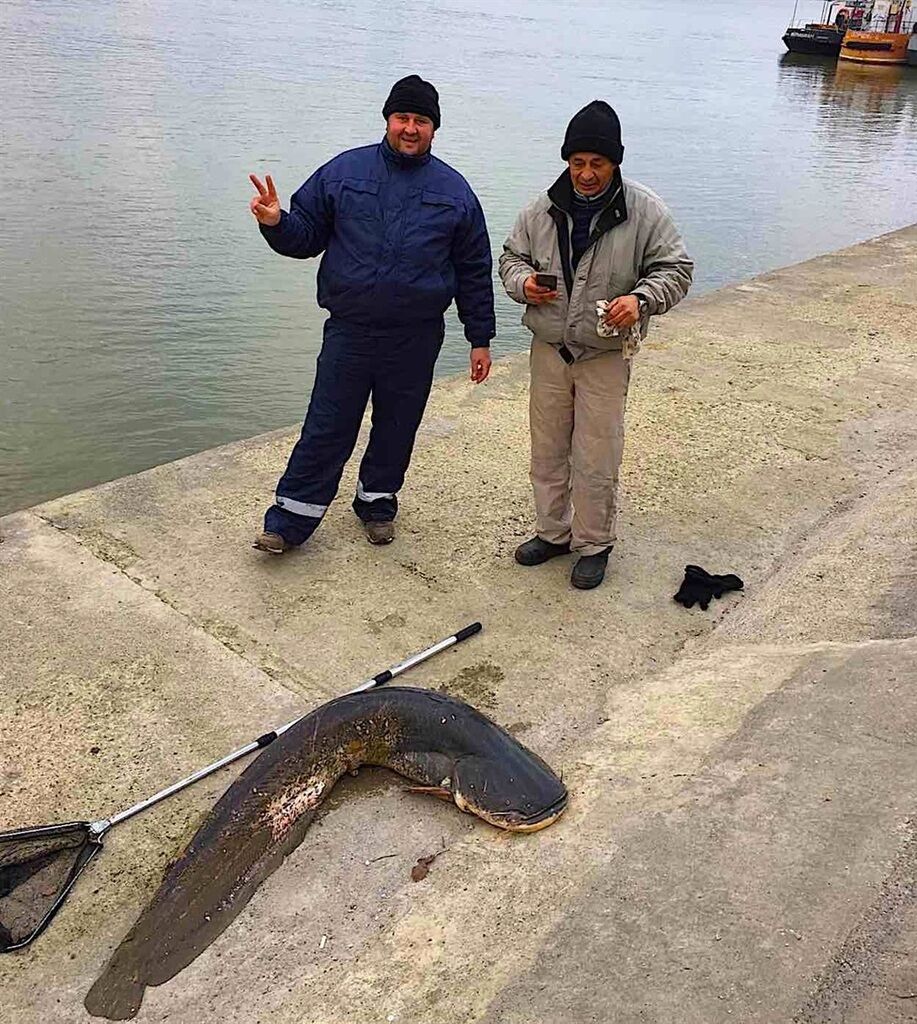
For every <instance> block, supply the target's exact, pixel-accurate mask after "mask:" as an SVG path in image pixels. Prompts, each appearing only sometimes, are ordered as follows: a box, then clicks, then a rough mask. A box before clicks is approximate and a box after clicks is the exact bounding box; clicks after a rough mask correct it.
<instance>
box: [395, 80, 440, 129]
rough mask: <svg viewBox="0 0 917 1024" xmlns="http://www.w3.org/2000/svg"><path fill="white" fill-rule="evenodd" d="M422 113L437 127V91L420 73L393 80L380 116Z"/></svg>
mask: <svg viewBox="0 0 917 1024" xmlns="http://www.w3.org/2000/svg"><path fill="white" fill-rule="evenodd" d="M396 112H398V113H401V114H423V116H424V117H429V118H430V120H431V121H432V122H433V128H434V129H436V128H439V93H438V92H437V91H436V89H434V88H433V86H432V85H431V84H430V83H429V82H425V81H424V80H423V79H422V78H421V77H420V75H408V77H407V78H402V79H400V80H399V81H397V82H395V84H394V85H393V86H392V91H391V92H390V93H389V94H388V99H387V100H386V101H385V106H384V107H383V108H382V116H383V117H384V118H385V119H386V120H388V117H389V114H394V113H396Z"/></svg>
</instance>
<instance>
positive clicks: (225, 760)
mask: <svg viewBox="0 0 917 1024" xmlns="http://www.w3.org/2000/svg"><path fill="white" fill-rule="evenodd" d="M481 628H482V627H481V623H480V622H472V623H471V624H470V625H468V626H465V627H464V628H463V629H460V630H459V631H458V632H457V633H453V634H452V636H448V637H446V638H445V639H444V640H440V641H438V642H437V643H435V644H433V645H432V646H430V647H427V648H425V649H424V650H422V651H418V652H417V654H412V655H411V656H410V657H409V658H406V659H405V660H404V661H402V662H399V663H398V664H397V665H393V666H392V667H391V668H387V669H385V671H383V672H379V673H377V674H376V675H374V676H372V677H371V678H370V679H367V680H366V681H365V682H362V683H360V685H359V686H355V687H354V688H353V689H352V690H347V691H346V693H344V694H342V696H347V695H349V694H352V693H362V692H363V691H364V690H372V689H374V688H375V687H377V686H383V685H385V683H388V682H390V681H391V680H392V679H394V678H395V677H396V676H400V675H401V674H402V673H403V672H407V671H408V669H411V668H414V666H415V665H419V664H421V662H424V661H427V659H429V658H432V657H433V656H434V655H436V654H439V653H440V652H441V651H445V650H447V649H448V648H450V647H454V646H455V645H456V644H459V643H461V642H462V641H463V640H467V639H468V637H470V636H474V635H475V634H476V633H480V632H481ZM306 714H308V712H307V713H306ZM305 717H306V716H305V715H300V716H299V717H298V718H294V719H293V721H291V722H287V724H286V725H282V726H280V727H279V728H277V729H272V730H271V731H270V732H266V733H265V734H264V735H263V736H259V737H258V738H257V739H256V740H252V741H251V742H250V743H246V744H245V746H244V747H239V749H238V750H234V751H233V752H232V753H231V754H226V756H225V757H221V758H220V759H219V760H218V761H214V762H213V764H208V765H207V766H206V767H205V768H199V769H198V770H197V771H196V772H194V773H192V774H191V775H188V776H187V777H186V778H184V779H179V781H178V782H173V783H172V785H171V786H166V788H165V789H161V790H160V791H159V792H158V793H154V794H153V796H151V797H147V799H146V800H141V801H140V802H139V803H136V804H134V805H133V807H128V808H126V809H125V810H123V811H119V812H118V813H117V814H114V815H112V816H111V817H110V818H103V819H101V820H99V821H93V822H91V823H90V826H89V827H90V830H91V831H92V832H93V834H94V835H95V836H96V837H99V836H101V835H103V834H104V833H105V832H107V831H108V830H109V829H110V828H113V827H114V826H115V825H120V824H121V822H122V821H127V819H128V818H133V817H134V815H135V814H140V812H141V811H145V810H147V809H148V808H150V807H153V806H154V805H155V804H158V803H160V802H161V801H163V800H166V799H168V797H170V796H174V795H175V794H176V793H180V792H181V791H182V790H183V789H187V788H188V787H189V786H193V785H194V783H195V782H200V781H201V779H206V778H207V776H208V775H213V773H214V772H218V771H219V770H220V769H221V768H225V767H226V766H227V765H230V764H232V763H233V762H234V761H238V760H240V759H241V758H243V757H245V756H246V755H248V754H252V753H254V752H255V751H256V750H260V749H262V748H263V747H266V746H268V745H269V744H271V743H273V742H274V740H276V739H277V737H278V736H281V735H283V733H285V732H286V731H287V730H288V729H290V728H292V727H293V726H294V725H296V723H297V722H300V721H302V719H303V718H305Z"/></svg>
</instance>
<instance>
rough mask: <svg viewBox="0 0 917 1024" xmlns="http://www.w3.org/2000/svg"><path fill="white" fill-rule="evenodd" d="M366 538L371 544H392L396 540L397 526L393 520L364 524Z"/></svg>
mask: <svg viewBox="0 0 917 1024" xmlns="http://www.w3.org/2000/svg"><path fill="white" fill-rule="evenodd" d="M363 529H364V530H365V531H366V538H367V540H368V541H369V543H370V544H391V543H392V541H393V540H394V539H395V524H394V523H393V522H392V520H391V519H386V520H384V521H381V520H372V519H370V520H369V522H365V523H363Z"/></svg>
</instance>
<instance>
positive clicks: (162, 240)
mask: <svg viewBox="0 0 917 1024" xmlns="http://www.w3.org/2000/svg"><path fill="white" fill-rule="evenodd" d="M814 6H815V7H816V8H820V4H816V5H814ZM816 13H817V11H816ZM791 15H792V5H791V4H788V3H785V2H783V0H780V2H775V0H759V2H758V3H755V4H754V5H751V6H750V7H749V8H748V9H747V10H745V9H744V8H743V7H742V6H741V5H737V4H735V3H727V2H726V0H692V2H687V0H619V2H617V3H615V4H608V3H596V2H589V0H583V2H580V3H576V4H572V3H564V2H553V3H539V2H532V0H528V2H526V3H523V2H521V0H504V2H503V3H501V4H499V5H497V4H492V3H490V2H484V0H449V2H446V3H441V4H438V5H435V6H434V5H431V4H429V3H426V2H421V0H405V2H401V3H392V2H385V3H382V2H378V0H325V2H310V0H274V2H273V3H271V4H263V3H255V2H254V0H197V2H196V3H193V4H188V3H187V2H182V3H178V2H176V0H80V2H79V3H72V2H64V0H42V2H41V3H36V2H35V0H0V96H2V104H3V133H2V136H0V159H2V167H3V177H4V181H5V185H6V188H5V197H6V203H5V204H4V212H3V216H2V218H0V513H2V512H5V511H10V510H12V509H16V508H21V507H25V506H28V505H30V504H32V503H34V502H37V501H39V500H41V499H43V498H47V497H50V496H52V495H56V494H61V493H65V492H69V491H73V490H76V489H78V488H80V487H85V486H89V485H91V484H94V483H98V482H100V481H102V480H106V479H110V478H112V477H117V476H121V475H124V474H126V473H131V472H135V471H137V470H140V469H143V468H145V467H148V466H151V465H155V464H157V463H160V462H164V461H166V460H169V459H173V458H177V457H179V456H181V455H185V454H188V453H190V452H194V451H199V450H201V449H205V448H208V447H211V446H213V445H216V444H219V443H222V442H224V441H228V440H231V439H233V438H238V437H244V436H249V435H252V434H256V433H258V432H260V431H263V430H267V429H271V428H273V427H278V426H282V425H285V424H291V423H293V422H295V421H296V420H298V419H299V418H300V417H301V415H302V412H303V410H304V408H305V404H306V401H307V397H308V393H309V389H310V387H311V383H312V376H313V368H314V361H315V354H316V351H317V347H318V344H319V341H320V335H321V323H322V321H323V319H324V314H323V313H322V311H321V310H319V309H318V308H317V307H316V305H315V298H314V295H315V293H314V274H315V267H316V263H315V262H314V261H311V262H309V263H302V262H300V261H294V260H284V259H282V258H281V257H278V256H276V255H275V254H273V253H272V252H270V250H268V248H267V247H266V245H265V244H264V243H263V242H262V240H261V239H260V237H259V235H258V232H257V230H256V228H255V225H254V222H253V221H252V219H251V216H250V214H249V213H248V205H247V204H248V197H249V194H250V186H249V184H248V180H247V174H248V172H249V171H256V172H259V173H261V172H265V171H270V172H271V173H273V175H274V177H275V180H276V181H277V182H278V186H279V188H280V191H281V193H282V194H283V195H284V196H285V197H286V196H288V195H289V194H290V193H291V192H293V191H294V190H295V189H296V188H297V187H298V185H299V184H300V183H301V182H302V181H303V180H304V179H305V177H306V176H307V175H308V174H309V173H310V172H311V170H312V169H314V168H315V167H316V166H317V165H318V164H320V163H321V162H323V161H325V160H327V159H328V158H330V157H331V156H333V155H334V154H335V153H337V152H339V151H340V150H341V149H344V148H347V147H350V146H356V145H362V144H365V143H367V142H371V141H373V140H375V139H377V138H380V137H381V134H382V129H383V123H382V118H381V114H380V109H381V106H382V103H383V101H384V99H385V96H386V94H387V92H388V88H389V86H390V85H391V83H392V81H394V80H395V79H396V78H398V77H401V76H402V75H403V74H406V73H409V72H415V71H416V72H418V73H420V74H422V75H423V76H424V77H426V78H429V79H431V80H432V81H433V82H434V83H435V84H436V85H437V86H438V88H439V90H440V94H441V105H442V110H443V126H442V129H441V130H440V131H439V132H438V133H437V137H436V141H435V150H436V152H437V153H438V154H439V155H440V156H441V157H443V158H444V159H446V160H448V161H449V162H450V163H452V164H454V166H456V167H457V168H458V169H459V170H461V171H462V172H463V173H464V174H465V176H466V177H467V178H468V179H469V180H470V182H471V183H472V185H473V186H474V188H475V189H476V191H477V192H478V194H479V195H480V197H481V200H482V203H483V205H484V208H485V212H486V214H487V218H488V223H489V227H490V231H491V236H492V239H493V243H494V248H495V252H498V251H499V247H500V244H501V242H502V240H503V237H504V236H505V234H506V232H507V230H508V229H509V227H510V225H511V223H512V220H513V218H514V217H515V215H516V213H517V211H518V209H519V208H520V206H522V205H523V204H524V203H525V202H527V201H528V200H529V199H530V198H531V196H532V195H533V194H534V193H535V192H537V191H538V190H539V189H541V188H543V187H545V186H546V185H547V184H548V183H550V182H551V181H552V180H553V179H554V177H555V176H556V175H557V174H558V173H559V171H560V170H561V164H560V158H559V149H560V143H561V140H562V137H563V132H564V128H565V126H566V123H567V120H568V119H569V117H570V116H571V114H572V113H573V112H575V111H576V110H577V109H578V108H579V107H580V106H582V105H583V104H584V103H586V102H588V101H589V100H591V99H593V98H596V97H601V98H605V99H607V100H609V101H610V102H611V103H612V104H613V105H614V106H615V107H616V108H617V110H618V112H619V114H620V116H621V119H622V122H623V125H624V141H625V145H626V149H627V152H626V156H625V166H624V170H625V173H626V174H628V175H630V176H632V177H635V178H637V179H639V180H641V181H643V182H644V183H646V184H648V185H649V186H651V187H652V188H654V189H655V190H656V191H658V192H659V193H660V194H661V195H662V196H663V197H664V198H665V199H666V201H667V202H668V203H669V205H670V206H671V207H672V209H673V211H674V213H675V216H676V218H677V220H678V222H679V224H680V225H681V227H682V229H683V231H684V233H685V236H686V239H687V242H688V245H689V249H690V251H691V254H692V255H693V256H694V257H695V259H696V261H697V279H696V287H695V290H696V291H703V290H708V289H710V288H713V287H716V286H719V285H722V284H726V283H729V282H733V281H736V280H739V279H741V278H743V277H746V276H748V275H750V274H754V273H757V272H760V271H762V270H765V269H768V268H773V267H777V266H781V265H784V264H786V263H790V262H793V261H796V260H800V259H803V258H806V257H809V256H812V255H815V254H817V253H821V252H825V251H828V250H831V249H835V248H837V247H839V246H843V245H847V244H849V243H852V242H855V241H859V240H862V239H865V238H868V237H871V236H873V235H876V234H879V233H881V232H884V231H887V230H890V229H892V228H895V227H900V226H903V225H905V224H908V223H911V222H913V221H915V220H917V189H915V188H914V182H915V181H917V71H915V70H914V69H892V70H888V69H885V70H876V69H874V70H869V69H864V68H859V67H855V66H843V65H841V66H837V67H836V66H835V65H834V64H833V63H832V62H830V61H820V60H813V59H811V58H808V59H798V58H797V59H793V58H788V57H783V56H781V55H782V52H783V44H782V43H781V41H780V36H781V34H782V31H783V29H784V27H785V25H786V23H787V22H788V20H789V18H790V16H791ZM519 313H520V309H519V307H517V306H515V305H514V304H513V303H511V302H510V301H509V300H508V299H506V298H505V297H500V298H498V317H499V336H498V338H497V341H496V342H495V345H494V351H495V352H496V353H499V352H507V351H515V350H519V349H521V348H523V347H524V346H525V344H526V332H525V331H524V329H523V328H522V327H521V326H520V325H519V322H518V321H519ZM450 318H452V316H451V314H450ZM452 324H453V326H451V327H450V333H449V339H448V341H447V345H446V348H445V350H444V354H443V356H442V358H441V361H440V364H439V369H440V372H444V373H450V372H455V371H456V370H459V369H463V368H464V367H465V365H466V360H467V347H466V345H465V342H464V340H463V339H462V337H461V332H460V330H458V329H457V328H456V327H455V326H454V319H452ZM279 468H281V467H278V469H279Z"/></svg>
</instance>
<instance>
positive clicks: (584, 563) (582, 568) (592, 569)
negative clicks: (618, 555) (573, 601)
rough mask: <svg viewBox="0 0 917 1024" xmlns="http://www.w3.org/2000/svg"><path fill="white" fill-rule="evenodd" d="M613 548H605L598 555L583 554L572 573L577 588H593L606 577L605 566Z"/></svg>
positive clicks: (571, 576) (572, 580)
mask: <svg viewBox="0 0 917 1024" xmlns="http://www.w3.org/2000/svg"><path fill="white" fill-rule="evenodd" d="M610 553H611V548H610V547H609V548H605V550H604V551H600V552H599V553H598V554H597V555H583V556H582V557H581V558H580V559H579V561H578V562H577V563H576V565H574V566H573V572H572V573H571V574H570V582H571V583H572V584H573V586H574V587H576V588H577V590H592V588H593V587H597V586H598V585H599V584H600V583H601V582H602V580H603V579H605V567H606V566H607V565H608V556H609V554H610Z"/></svg>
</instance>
